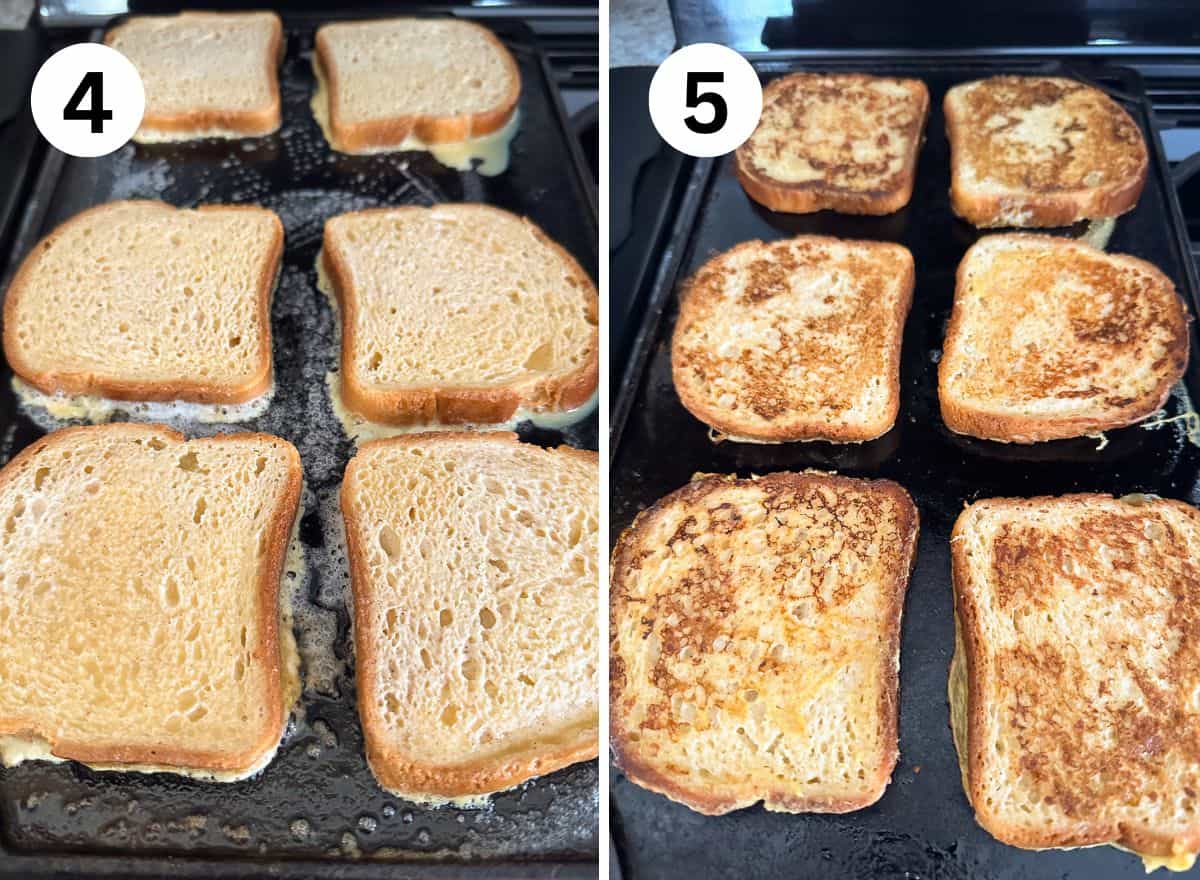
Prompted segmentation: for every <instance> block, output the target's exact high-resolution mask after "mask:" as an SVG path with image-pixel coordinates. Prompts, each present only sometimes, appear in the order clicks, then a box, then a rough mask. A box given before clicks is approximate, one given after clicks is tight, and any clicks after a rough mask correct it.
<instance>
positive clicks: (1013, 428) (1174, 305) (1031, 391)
mask: <svg viewBox="0 0 1200 880" xmlns="http://www.w3.org/2000/svg"><path fill="white" fill-rule="evenodd" d="M997 247H1012V248H1025V249H1027V250H1028V251H1029V252H1030V253H1032V254H1034V255H1038V254H1041V255H1044V256H1047V257H1049V256H1053V257H1055V258H1056V265H1055V275H1054V276H1053V277H1043V278H1042V279H1040V283H1041V284H1042V285H1043V287H1042V288H1040V289H1039V291H1038V292H1039V293H1040V294H1049V293H1051V292H1054V293H1055V294H1056V295H1057V299H1058V300H1063V301H1065V300H1066V299H1067V298H1068V297H1070V296H1071V295H1072V291H1071V290H1068V289H1067V288H1066V287H1064V286H1063V283H1064V282H1063V281H1062V278H1061V277H1060V276H1062V275H1063V274H1064V273H1067V274H1069V273H1071V272H1072V271H1074V272H1075V273H1077V274H1079V276H1080V277H1081V278H1090V276H1091V275H1094V274H1095V272H1096V269H1095V268H1094V267H1095V265H1097V264H1096V262H1095V261H1097V260H1100V261H1103V263H1102V264H1104V265H1107V266H1111V267H1116V268H1118V269H1120V268H1128V269H1132V270H1134V271H1135V272H1136V273H1138V274H1139V275H1140V276H1141V277H1142V278H1144V279H1146V285H1147V287H1148V288H1149V289H1150V290H1151V294H1152V295H1153V296H1157V297H1158V299H1159V300H1160V302H1159V303H1158V304H1157V305H1155V304H1154V303H1153V302H1152V301H1151V302H1150V304H1149V305H1147V306H1146V307H1145V309H1144V310H1143V311H1141V312H1135V311H1134V308H1133V307H1132V306H1129V305H1125V306H1124V307H1122V306H1121V305H1120V304H1118V305H1117V306H1116V308H1115V312H1114V314H1112V315H1108V314H1107V312H1106V310H1105V309H1104V308H1101V307H1100V303H1099V301H1098V300H1097V302H1096V303H1090V304H1089V305H1090V306H1091V307H1090V308H1084V307H1083V306H1080V307H1079V308H1078V310H1077V311H1078V317H1077V318H1076V319H1075V320H1074V321H1073V322H1072V325H1071V328H1070V331H1069V332H1070V333H1072V334H1074V335H1073V336H1062V337H1060V338H1058V339H1056V340H1055V342H1056V343H1057V344H1059V345H1061V347H1062V351H1063V352H1064V354H1067V355H1068V356H1069V359H1070V360H1071V362H1072V364H1073V365H1074V366H1073V368H1072V369H1077V370H1082V369H1084V367H1085V365H1086V364H1087V363H1089V362H1090V361H1087V360H1085V358H1093V359H1099V358H1101V356H1103V358H1104V359H1106V360H1109V361H1111V360H1114V359H1117V358H1121V357H1123V356H1124V357H1129V358H1135V356H1136V354H1137V352H1138V351H1140V348H1139V347H1140V346H1141V345H1143V344H1145V343H1146V342H1147V340H1148V338H1149V337H1150V336H1151V333H1152V332H1157V333H1159V334H1161V335H1162V336H1164V337H1166V343H1165V350H1164V351H1163V353H1161V355H1158V356H1156V357H1155V359H1154V363H1153V364H1152V368H1153V372H1154V375H1155V383H1154V385H1153V387H1152V388H1151V389H1150V390H1148V392H1147V393H1145V394H1143V395H1141V396H1138V397H1136V398H1133V399H1124V398H1118V397H1114V396H1113V394H1112V393H1111V389H1104V388H1098V387H1094V386H1091V385H1090V386H1089V388H1088V389H1087V390H1086V392H1085V391H1084V390H1077V389H1075V388H1074V387H1073V386H1072V385H1070V384H1069V383H1070V381H1071V379H1072V376H1071V375H1065V374H1064V375H1059V374H1058V372H1056V371H1055V370H1053V369H1051V368H1050V367H1051V366H1052V365H1051V364H1049V362H1047V366H1046V367H1045V368H1044V369H1043V370H1042V374H1041V375H1040V378H1037V377H1035V378H1037V381H1035V378H1029V377H1026V378H1028V379H1029V384H1028V386H1026V385H1024V384H1022V385H1020V386H1018V385H1017V384H1016V382H1015V378H1014V381H1009V382H1006V383H1005V384H1006V386H1007V387H1008V388H1010V389H1018V388H1019V389H1020V391H1021V393H1025V394H1027V395H1028V397H1029V399H1030V401H1034V400H1035V399H1051V398H1054V397H1056V396H1059V397H1061V396H1064V395H1067V396H1070V397H1074V398H1077V399H1087V400H1094V408H1093V409H1092V410H1091V411H1088V412H1078V413H1075V414H1037V415H1034V414H1026V413H1013V412H1006V411H1004V409H1003V408H1002V406H1001V405H1000V404H1001V402H1000V401H991V403H992V406H990V407H989V406H988V405H987V402H986V401H985V402H979V401H975V400H971V399H966V398H964V397H963V396H962V395H961V393H960V392H959V389H958V388H957V387H956V386H955V384H954V381H953V375H954V373H955V372H956V371H957V370H960V369H963V368H964V367H965V366H968V365H972V364H974V363H975V362H976V361H979V360H980V359H982V358H984V357H986V354H985V353H983V352H979V351H976V352H975V353H974V354H973V355H972V354H970V353H969V351H968V347H967V346H966V345H965V343H964V336H965V334H966V327H967V324H968V321H969V316H968V314H967V305H966V292H967V290H968V288H969V285H970V284H971V283H972V282H973V281H974V283H977V284H980V285H984V284H987V283H988V282H989V281H990V282H992V283H994V284H995V288H996V289H995V290H992V291H990V295H991V298H992V299H996V298H999V297H1005V296H1014V295H1015V296H1024V295H1025V294H1031V293H1032V292H1033V291H1032V288H1029V284H1030V282H1029V279H1028V278H1022V279H1021V281H1020V282H1019V283H1017V284H1016V285H1015V286H1014V284H1013V279H1012V277H1011V276H1008V277H1006V278H986V277H985V278H981V279H979V280H974V276H973V272H974V265H973V262H972V261H973V257H974V256H975V255H976V254H978V253H981V252H983V251H985V250H986V249H995V248H997ZM1022 271H1029V272H1031V273H1032V272H1033V271H1034V270H1033V269H1032V263H1031V262H1030V263H1028V265H1027V266H1026V267H1025V268H1023V270H1022ZM992 274H996V273H992ZM1080 283H1081V284H1082V283H1083V282H1080ZM1088 284H1090V289H1089V290H1088V291H1087V292H1086V293H1085V294H1084V296H1090V297H1092V298H1095V297H1098V296H1099V295H1112V294H1113V292H1114V291H1117V290H1118V289H1119V286H1118V284H1117V282H1116V281H1108V282H1107V283H1103V282H1101V283H1098V282H1095V281H1090V280H1089V281H1088ZM1027 288H1029V289H1027ZM1056 288H1059V289H1056ZM1131 296H1134V297H1149V296H1150V294H1146V293H1145V292H1144V291H1142V292H1138V291H1134V292H1133V293H1132V294H1131ZM1036 298H1038V297H1035V299H1036ZM1035 308H1036V305H1035ZM1010 311H1011V312H1012V314H1013V319H1012V321H1013V323H1015V321H1016V317H1015V316H1016V306H1015V305H1014V308H1013V309H1012V310H1010ZM1027 311H1028V310H1026V309H1025V308H1022V309H1021V312H1022V313H1027ZM1138 317H1140V318H1142V319H1143V321H1142V323H1141V324H1140V325H1139V324H1135V323H1134V321H1135V320H1136V318H1138ZM1189 320H1190V319H1189V317H1188V314H1187V309H1186V306H1185V305H1184V304H1183V300H1182V299H1181V298H1180V297H1179V295H1178V293H1177V292H1176V291H1175V286H1174V285H1173V284H1172V283H1171V280H1170V279H1169V278H1167V276H1166V275H1164V274H1163V273H1162V272H1161V271H1160V270H1159V269H1158V268H1157V267H1155V266H1154V265H1152V264H1150V263H1148V262H1146V261H1145V260H1140V259H1138V258H1137V257H1131V256H1128V255H1125V254H1108V253H1105V252H1104V251H1101V250H1097V249H1096V248H1093V247H1091V246H1089V245H1086V244H1083V243H1082V242H1075V241H1068V240H1065V239H1061V238H1056V237H1054V236H1048V235H1036V234H1031V233H1018V234H1008V235H993V236H988V237H985V238H983V239H981V240H980V241H979V242H977V243H976V244H975V245H973V246H972V247H971V248H970V249H969V250H968V251H967V253H966V254H965V255H964V257H963V259H962V262H960V263H959V266H958V271H957V275H956V283H955V297H954V307H953V310H952V311H951V314H950V321H949V324H948V325H947V329H946V339H945V342H944V344H943V354H942V359H941V361H940V363H939V364H938V399H939V402H940V404H941V411H942V419H943V420H944V421H945V423H946V426H947V427H948V428H949V429H950V430H951V431H954V432H955V433H959V434H967V435H970V436H972V437H981V438H984V439H988V440H996V441H999V442H1003V443H1037V442H1041V441H1045V440H1059V439H1066V438H1070V437H1081V436H1085V435H1088V434H1095V433H1098V432H1100V431H1105V430H1108V429H1110V428H1119V427H1123V426H1126V425H1131V424H1134V423H1136V422H1138V421H1141V420H1142V419H1144V418H1146V417H1147V416H1149V415H1151V414H1153V413H1154V412H1156V411H1157V410H1158V409H1160V408H1161V407H1162V405H1163V404H1164V403H1165V402H1166V399H1167V397H1168V396H1169V395H1170V393H1171V387H1172V386H1173V385H1174V384H1175V383H1176V382H1177V381H1179V379H1180V377H1181V376H1182V375H1183V373H1184V370H1185V369H1186V367H1187V361H1188V348H1189V340H1188V321H1189ZM984 329H985V330H986V331H987V332H988V333H992V334H995V339H996V340H998V341H997V344H1000V343H999V340H1002V339H1004V338H1005V337H1004V334H1007V333H1011V332H1014V331H1013V327H1012V325H1011V324H1009V323H1007V322H1004V323H996V324H991V325H989V326H987V327H986V328H984ZM977 347H978V346H976V348H977ZM1016 354H1017V352H1016V351H1015V350H1013V351H1012V352H1011V354H1010V358H1011V357H1015V356H1016ZM1045 354H1047V355H1049V354H1053V352H1046V353H1045ZM1004 363H1005V365H1006V366H1008V365H1009V361H1008V360H1004ZM1134 365H1136V364H1134ZM1096 375H1097V374H1096V371H1095V370H1094V369H1093V370H1090V371H1088V372H1087V373H1086V374H1083V373H1081V374H1080V375H1078V376H1074V378H1076V379H1079V378H1080V377H1081V376H1082V377H1083V378H1087V379H1088V381H1089V382H1092V381H1093V380H1094V379H1095V378H1096Z"/></svg>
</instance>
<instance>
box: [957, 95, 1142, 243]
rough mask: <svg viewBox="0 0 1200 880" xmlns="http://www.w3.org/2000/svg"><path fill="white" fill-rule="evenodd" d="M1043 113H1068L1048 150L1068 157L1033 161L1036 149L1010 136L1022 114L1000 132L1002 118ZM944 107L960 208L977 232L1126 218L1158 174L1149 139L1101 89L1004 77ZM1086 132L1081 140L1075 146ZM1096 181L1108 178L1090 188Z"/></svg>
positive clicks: (1052, 135) (1057, 124) (1048, 135)
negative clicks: (1055, 146)
mask: <svg viewBox="0 0 1200 880" xmlns="http://www.w3.org/2000/svg"><path fill="white" fill-rule="evenodd" d="M1068 103H1069V104H1070V106H1068ZM1035 108H1044V109H1045V108H1053V109H1055V110H1059V111H1061V113H1062V118H1061V119H1060V120H1057V121H1056V122H1055V127H1054V128H1053V130H1052V131H1049V132H1046V135H1045V138H1044V143H1045V144H1049V143H1061V144H1063V145H1065V152H1063V153H1061V154H1058V153H1055V154H1054V155H1053V156H1052V157H1046V156H1039V157H1034V156H1031V155H1028V154H1027V152H1025V151H1028V150H1029V149H1031V148H1030V147H1029V146H1028V145H1026V144H1015V143H1013V142H1012V140H1010V139H1009V138H1008V135H1007V132H1009V130H1010V129H1011V128H1012V126H1014V125H1016V124H1017V122H1018V117H1017V116H1015V115H1009V116H1007V117H1006V120H1007V121H1006V124H1004V125H1002V126H1000V127H999V128H995V127H994V126H992V124H991V122H990V120H991V119H992V118H993V117H994V116H995V115H996V114H1015V113H1018V112H1020V111H1028V110H1033V109H1035ZM943 109H944V111H945V117H946V135H947V137H948V138H949V140H950V204H951V207H952V209H953V210H954V213H955V214H957V215H958V216H959V217H961V218H963V219H964V220H966V221H967V222H969V223H972V224H974V225H975V226H979V227H996V226H1023V227H1053V226H1069V225H1071V224H1072V223H1075V222H1077V221H1079V220H1086V219H1094V218H1101V217H1116V216H1119V215H1121V214H1124V213H1125V212H1127V211H1129V210H1130V209H1132V208H1133V207H1134V205H1136V204H1137V200H1138V198H1140V197H1141V194H1142V189H1143V188H1144V187H1145V184H1146V175H1147V173H1148V171H1149V167H1150V159H1149V153H1148V152H1147V150H1146V144H1145V141H1144V140H1143V137H1142V132H1141V130H1140V129H1139V128H1138V126H1137V123H1135V122H1134V121H1133V119H1132V118H1131V117H1130V115H1129V114H1128V113H1127V112H1125V110H1124V108H1122V107H1121V106H1120V105H1119V104H1117V102H1116V101H1114V100H1112V99H1111V98H1109V97H1108V96H1107V95H1106V94H1104V93H1103V92H1102V91H1100V90H1099V89H1096V88H1093V87H1091V86H1086V85H1084V84H1082V83H1079V82H1075V81H1074V80H1070V79H1062V78H1057V77H1019V76H997V77H992V78H990V79H986V80H980V81H977V82H973V83H965V84H963V85H959V86H955V87H954V88H952V89H950V91H948V92H947V93H946V97H945V100H944V102H943ZM1080 126H1082V128H1080ZM1080 131H1082V132H1083V135H1082V136H1081V139H1080V140H1078V141H1075V142H1072V140H1071V136H1072V135H1074V134H1075V133H1077V132H1080ZM1010 151H1015V152H1011V154H1010ZM1081 153H1082V154H1083V155H1078V154H1081ZM1073 162H1077V164H1071V163H1073ZM973 174H974V175H980V174H982V175H983V179H981V180H980V179H972V175H973ZM1088 175H1099V176H1100V178H1101V180H1100V182H1098V183H1095V184H1091V185H1089V184H1088V183H1087V177H1088Z"/></svg>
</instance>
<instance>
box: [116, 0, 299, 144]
mask: <svg viewBox="0 0 1200 880" xmlns="http://www.w3.org/2000/svg"><path fill="white" fill-rule="evenodd" d="M104 42H105V43H106V44H107V45H109V46H111V47H112V48H114V49H116V50H118V51H119V52H121V53H122V54H123V55H125V57H126V58H128V59H129V60H130V61H131V62H133V66H134V67H136V68H137V71H138V73H139V74H140V75H141V77H142V85H143V86H144V87H145V90H146V113H145V115H144V116H143V117H142V124H141V126H140V127H139V128H138V130H137V133H136V134H134V136H133V139H134V140H135V141H139V142H141V143H154V142H158V141H184V140H194V139H196V138H206V137H219V138H241V137H261V136H262V135H267V134H270V133H271V132H273V131H276V130H277V129H278V128H279V124H280V98H279V73H278V67H279V62H280V60H281V59H282V58H283V26H282V25H281V23H280V21H279V16H278V15H276V14H275V13H274V12H182V13H180V14H179V15H152V16H134V17H132V18H127V19H126V20H125V21H123V22H122V23H121V24H119V25H117V26H116V27H114V28H113V29H112V30H110V31H109V32H108V33H107V34H106V35H105V37H104Z"/></svg>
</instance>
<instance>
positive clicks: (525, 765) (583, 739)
mask: <svg viewBox="0 0 1200 880" xmlns="http://www.w3.org/2000/svg"><path fill="white" fill-rule="evenodd" d="M437 442H454V443H504V444H509V445H521V444H520V440H519V438H518V437H517V435H516V434H514V433H511V432H507V431H489V432H486V433H470V432H455V431H435V432H430V433H427V434H412V435H407V436H401V437H389V438H386V439H383V440H373V441H371V442H369V443H364V444H363V445H362V446H361V447H359V450H358V453H357V454H356V455H355V456H354V457H353V458H352V459H350V463H349V464H347V465H346V473H345V476H344V478H343V481H342V488H341V491H340V506H341V510H342V518H343V520H344V521H345V524H346V555H347V557H348V559H349V561H350V585H351V592H352V593H353V602H354V619H355V620H356V621H358V622H359V623H358V624H357V625H356V626H355V627H354V652H355V663H356V664H357V668H358V672H359V674H358V711H359V715H360V717H361V719H362V728H363V740H364V747H365V750H366V754H367V763H368V764H370V766H371V772H372V773H374V774H375V778H376V779H378V780H379V783H380V785H382V786H383V787H384V788H387V789H390V790H393V791H397V792H403V793H405V794H407V795H413V794H419V795H427V796H431V797H435V798H456V797H464V796H471V795H482V794H491V793H493V792H498V791H503V790H505V789H508V788H512V787H513V786H515V785H519V784H520V783H522V782H524V781H526V780H527V779H531V778H533V777H535V776H544V775H545V774H547V773H552V772H554V771H555V770H558V769H561V768H563V767H566V766H568V765H570V764H575V763H578V762H580V761H590V760H592V759H594V758H596V757H597V756H598V755H599V753H600V742H599V731H598V729H597V728H595V727H592V728H584V729H582V730H579V731H578V732H577V735H576V736H575V737H573V738H571V739H569V740H568V741H566V742H563V743H560V744H557V745H555V746H552V747H548V748H547V747H541V748H539V749H537V750H536V751H525V752H523V753H520V752H519V753H516V754H512V755H509V756H506V757H503V758H501V759H500V760H498V761H496V760H494V759H486V760H485V761H476V762H474V763H467V764H460V765H435V764H427V763H423V762H421V761H416V760H413V759H412V758H410V757H408V756H407V755H405V754H403V753H401V752H399V751H397V750H394V749H389V748H388V747H387V746H386V745H385V744H384V742H383V741H382V740H383V737H382V736H381V735H380V731H381V729H382V728H383V727H384V726H385V725H384V722H383V720H382V719H380V718H379V717H377V716H376V715H375V714H374V713H373V712H372V710H371V707H372V706H374V705H375V684H374V676H372V675H371V670H372V669H373V668H374V667H375V664H376V652H375V642H374V640H373V639H372V638H371V635H370V633H371V630H372V627H371V626H370V624H369V621H371V620H373V619H374V617H375V615H374V607H373V605H372V601H371V592H370V588H369V583H370V579H369V577H368V572H367V562H366V552H367V551H366V546H365V544H364V541H363V538H362V528H361V523H360V521H359V519H358V517H357V516H356V514H355V510H354V481H355V472H356V471H357V469H358V467H359V465H360V462H361V461H362V459H363V458H364V457H365V456H366V455H367V454H369V453H370V451H371V450H373V449H375V448H377V447H386V446H410V445H414V444H429V443H437ZM551 451H552V452H554V453H556V454H560V455H569V456H573V457H577V458H580V459H582V460H586V461H590V462H593V463H596V464H598V463H599V455H598V453H596V452H593V451H590V450H585V449H573V448H572V447H569V446H560V447H558V448H557V449H554V450H551Z"/></svg>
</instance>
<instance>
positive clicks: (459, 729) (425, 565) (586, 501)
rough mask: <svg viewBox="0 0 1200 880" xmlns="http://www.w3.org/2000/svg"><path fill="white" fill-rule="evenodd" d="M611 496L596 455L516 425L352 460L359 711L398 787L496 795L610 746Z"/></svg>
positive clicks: (380, 445) (420, 440)
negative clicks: (603, 660) (606, 680)
mask: <svg viewBox="0 0 1200 880" xmlns="http://www.w3.org/2000/svg"><path fill="white" fill-rule="evenodd" d="M598 492H599V471H598V466H597V458H596V455H595V453H590V452H580V451H576V450H570V449H566V448H565V447H564V448H561V449H557V450H550V449H543V448H541V447H538V446H534V445H531V444H525V443H518V442H517V440H516V436H515V435H513V434H498V433H497V434H488V435H460V434H424V435H416V436H410V437H402V438H395V439H389V440H382V441H377V442H374V443H370V444H367V445H365V446H363V447H362V449H361V451H360V452H359V454H358V455H357V456H356V457H355V458H354V459H353V460H352V461H351V463H350V466H349V467H348V468H347V473H346V480H345V483H344V484H343V488H342V509H343V512H344V514H345V517H346V524H347V537H348V540H349V546H350V555H351V572H352V581H353V590H354V603H355V605H354V607H355V641H356V649H357V676H358V687H359V694H358V700H359V711H360V714H361V716H362V720H363V728H364V733H365V736H366V742H367V754H368V757H369V759H370V762H371V766H372V769H373V770H374V772H375V774H376V776H377V777H379V779H380V781H381V783H382V784H383V785H384V787H386V788H389V789H392V790H396V791H402V792H405V793H406V794H407V795H410V796H414V797H417V798H418V799H423V798H428V797H454V796H463V795H471V794H483V793H489V792H493V791H497V790H501V789H504V788H508V787H510V786H512V785H516V784H517V783H519V782H522V781H524V780H525V779H528V778H530V777H532V776H537V775H541V774H543V773H548V772H550V771H552V770H555V769H558V768H559V767H561V766H565V765H566V764H568V763H572V762H573V761H578V760H583V759H586V758H592V757H595V755H596V751H597V739H598V731H597V705H596V695H597V691H598V688H599V679H598V672H597V651H598V649H599V645H598V641H597V628H596V614H597V612H598V599H599V595H598V590H599V574H598V569H597V554H598V552H599V543H598V542H599V495H598Z"/></svg>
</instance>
